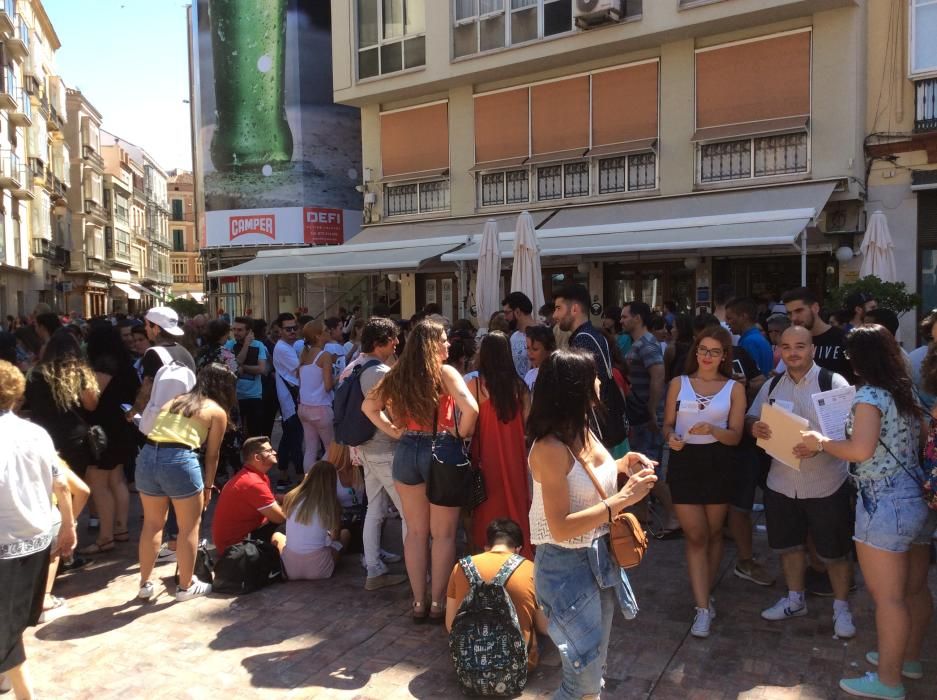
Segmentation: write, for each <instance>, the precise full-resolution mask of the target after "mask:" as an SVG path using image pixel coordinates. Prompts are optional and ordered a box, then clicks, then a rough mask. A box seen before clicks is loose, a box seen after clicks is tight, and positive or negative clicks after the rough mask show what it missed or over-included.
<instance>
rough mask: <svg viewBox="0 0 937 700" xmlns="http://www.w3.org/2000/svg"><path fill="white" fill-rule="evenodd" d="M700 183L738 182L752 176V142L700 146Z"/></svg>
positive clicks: (730, 142) (745, 140)
mask: <svg viewBox="0 0 937 700" xmlns="http://www.w3.org/2000/svg"><path fill="white" fill-rule="evenodd" d="M699 152H700V177H699V179H700V182H723V181H725V180H738V179H741V178H746V177H751V175H752V141H751V139H743V140H741V141H727V142H725V143H707V144H703V145H702V146H700V149H699Z"/></svg>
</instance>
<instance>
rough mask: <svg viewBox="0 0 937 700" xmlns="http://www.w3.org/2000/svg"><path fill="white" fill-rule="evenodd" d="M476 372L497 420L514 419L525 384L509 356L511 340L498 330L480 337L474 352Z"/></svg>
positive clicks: (525, 389)
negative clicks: (481, 380)
mask: <svg viewBox="0 0 937 700" xmlns="http://www.w3.org/2000/svg"><path fill="white" fill-rule="evenodd" d="M478 374H479V375H480V376H481V378H482V379H484V380H485V388H486V389H488V397H489V400H490V401H491V402H492V404H493V405H494V407H495V413H497V414H498V420H500V421H501V422H502V423H507V422H509V421H511V420H513V419H514V416H516V415H517V412H518V411H519V410H520V408H521V401H522V400H523V395H524V393H525V392H526V391H527V387H526V385H525V384H524V382H523V381H522V380H521V378H520V377H519V376H517V370H516V369H515V368H514V359H513V358H512V357H511V341H510V340H508V337H507V336H506V335H505V334H504V333H502V332H501V331H494V332H493V333H489V334H488V335H486V336H485V337H484V338H482V346H481V350H480V351H479V353H478Z"/></svg>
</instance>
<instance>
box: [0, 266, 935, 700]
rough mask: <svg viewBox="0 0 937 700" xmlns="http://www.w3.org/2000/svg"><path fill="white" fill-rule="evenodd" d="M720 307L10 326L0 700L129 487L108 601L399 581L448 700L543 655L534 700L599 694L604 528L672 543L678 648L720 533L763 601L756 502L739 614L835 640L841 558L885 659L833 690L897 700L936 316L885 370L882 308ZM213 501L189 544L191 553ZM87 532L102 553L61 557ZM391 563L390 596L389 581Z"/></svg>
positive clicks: (510, 675) (861, 299) (808, 304)
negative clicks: (840, 430) (434, 641)
mask: <svg viewBox="0 0 937 700" xmlns="http://www.w3.org/2000/svg"><path fill="white" fill-rule="evenodd" d="M714 302H715V303H714V306H713V308H712V309H711V313H710V312H705V313H704V312H698V313H696V314H695V315H693V316H691V315H688V314H686V313H682V312H681V311H680V310H679V309H677V308H676V305H675V304H672V303H665V304H664V305H663V307H662V308H660V309H652V308H650V306H649V305H648V304H646V303H644V302H642V301H630V302H628V303H625V304H624V305H623V306H622V307H612V308H608V309H605V310H604V313H602V314H601V316H602V318H601V323H597V324H593V323H592V321H591V320H590V319H591V312H592V298H591V296H590V294H589V292H588V290H587V289H586V288H585V287H583V286H581V285H568V286H566V287H564V288H562V289H560V290H558V291H557V293H556V294H555V296H554V298H553V299H552V301H550V302H549V303H547V304H546V305H545V306H544V307H543V308H541V309H534V308H533V304H532V302H531V300H530V299H529V298H528V296H526V295H525V294H523V293H522V292H519V291H513V292H511V293H510V294H508V295H507V297H506V298H505V299H504V300H503V302H502V306H503V309H502V310H501V311H500V312H498V313H496V314H494V315H493V316H492V317H491V318H490V319H483V320H482V321H483V323H482V325H484V326H487V327H486V328H485V330H484V331H483V332H479V331H478V330H477V329H476V327H475V324H473V323H472V322H470V321H468V320H464V319H460V320H457V321H455V322H451V321H450V320H449V319H446V318H444V317H443V316H441V313H440V309H439V308H438V307H436V306H435V305H429V306H428V307H427V308H425V309H423V310H422V311H421V313H419V314H417V315H416V316H414V317H413V318H411V319H409V320H407V321H395V320H391V319H390V318H389V317H388V316H389V314H387V313H382V312H383V311H386V310H383V309H375V310H374V311H375V314H374V315H373V316H371V317H369V318H365V317H359V316H360V310H359V309H357V308H355V309H353V310H351V311H350V312H346V311H345V310H344V309H342V310H340V313H339V315H338V316H335V317H329V318H324V319H320V318H313V317H311V316H308V315H306V314H304V313H290V312H284V313H281V314H280V315H279V316H278V317H277V318H276V319H275V320H272V321H271V322H269V323H267V322H266V321H264V320H261V319H256V318H251V317H250V316H238V317H235V318H234V319H233V320H232V319H230V318H228V317H227V315H225V314H224V313H223V312H222V311H221V310H219V313H218V315H217V317H216V318H214V319H213V320H208V318H207V317H206V316H196V317H194V318H192V319H188V320H186V321H184V322H182V321H180V319H179V317H178V315H177V314H176V312H175V311H174V310H173V309H171V308H169V307H155V308H152V309H149V310H148V311H147V312H146V313H145V314H143V315H142V317H140V318H136V317H133V316H126V315H115V316H112V317H106V318H97V319H92V320H91V321H88V322H86V321H84V320H80V319H63V318H62V317H60V316H59V315H57V314H56V313H54V312H53V311H52V310H51V309H49V308H38V309H36V311H35V313H34V314H33V315H32V316H31V317H30V318H28V319H14V318H10V319H8V326H7V330H6V331H3V332H0V444H2V445H3V450H2V453H0V590H3V591H4V599H3V602H2V603H0V673H2V674H3V683H4V684H6V685H5V686H4V687H6V688H9V687H12V689H13V691H14V693H15V696H16V697H17V698H30V697H32V685H31V681H30V678H29V675H28V673H27V670H26V653H25V649H24V646H23V639H22V636H23V632H24V630H25V629H26V627H28V626H31V625H35V624H41V623H43V622H45V621H48V620H51V619H53V618H55V617H57V616H61V615H66V614H68V607H67V603H66V602H65V601H64V600H62V599H61V598H58V597H57V596H55V595H54V587H55V583H54V582H55V578H56V572H57V570H60V569H80V567H81V566H82V565H83V563H84V562H85V561H87V560H88V559H89V558H92V557H95V556H100V555H103V554H106V553H108V552H112V551H113V550H115V548H116V547H117V546H118V545H119V544H120V543H123V542H128V540H129V539H130V530H131V528H130V523H129V522H128V517H129V516H128V513H129V509H130V500H131V498H134V497H136V496H135V494H138V497H139V499H140V501H141V504H142V510H143V524H142V530H141V533H140V540H139V547H138V555H139V566H140V581H139V587H138V588H136V589H135V590H134V591H133V592H128V596H136V597H137V598H138V599H139V600H140V601H141V602H145V601H149V600H152V599H154V598H155V597H156V596H157V595H158V594H159V593H160V591H158V590H157V584H156V583H155V581H154V577H153V571H154V568H155V567H156V566H157V565H158V564H160V563H162V562H167V561H173V562H176V564H177V569H178V571H177V586H176V588H175V590H174V592H173V595H174V596H175V599H176V600H177V601H186V600H189V599H191V598H195V597H199V596H203V595H207V594H210V593H211V592H212V590H213V585H214V588H215V591H216V592H220V591H224V592H238V591H242V592H247V591H250V590H254V589H255V588H257V587H259V586H261V585H265V584H266V583H268V582H270V581H275V580H280V579H282V580H286V581H294V580H302V579H325V578H329V577H331V576H332V574H333V572H334V571H335V569H336V566H339V565H341V564H340V562H341V561H342V560H343V559H345V560H350V561H353V562H354V565H355V566H357V565H359V563H360V565H361V566H363V567H364V569H365V570H366V572H367V575H366V578H365V582H364V588H365V590H366V591H376V590H379V589H382V588H385V587H392V586H401V585H404V584H409V586H410V589H411V592H412V605H411V609H410V613H409V614H410V617H411V618H412V621H413V623H415V624H440V625H445V626H446V628H447V630H449V646H450V650H451V655H452V660H453V664H454V668H455V672H456V675H457V677H458V679H459V682H460V684H461V686H462V687H463V689H464V690H466V692H476V693H484V694H499V695H511V694H515V693H517V692H519V691H520V690H522V689H523V687H524V683H525V682H526V677H527V672H528V669H532V668H534V667H535V666H536V665H537V662H538V657H539V649H538V644H542V643H543V639H545V638H549V639H550V640H551V641H552V643H553V644H555V645H556V647H557V649H558V651H559V654H560V658H561V661H562V671H563V673H562V684H561V686H560V687H559V688H558V689H557V690H556V693H555V695H554V697H556V698H581V697H599V695H600V694H601V691H602V686H603V680H602V679H603V674H604V672H605V667H606V659H607V654H608V646H609V638H610V632H611V628H612V624H613V622H614V620H615V618H616V617H617V613H616V609H617V610H620V611H621V613H622V614H623V616H624V618H625V619H627V620H631V619H633V618H635V617H636V616H637V615H638V610H639V605H638V601H637V600H636V597H635V595H634V593H633V591H632V588H631V586H630V584H629V581H628V575H627V572H626V569H625V568H624V567H623V566H622V564H623V563H624V562H622V561H620V560H619V554H618V550H617V549H616V546H615V544H614V534H615V532H616V531H617V528H618V526H619V525H620V524H621V522H622V520H621V518H620V515H621V514H623V513H628V514H630V515H633V516H634V517H635V518H636V519H637V520H636V521H637V522H638V523H639V524H640V526H641V527H643V528H644V529H645V530H647V532H649V533H650V534H651V535H653V536H654V537H657V538H660V539H674V538H682V539H683V541H684V544H685V555H686V577H687V584H688V589H689V593H690V597H691V598H692V609H690V608H689V606H688V611H687V623H688V624H689V625H691V627H690V633H691V635H692V636H693V637H696V638H705V637H708V636H709V635H710V633H711V630H712V629H713V626H714V625H716V624H717V623H716V601H715V600H714V598H713V595H712V594H713V589H714V586H715V582H716V576H717V572H718V571H719V568H720V563H721V561H722V560H723V557H724V551H723V548H724V539H725V536H726V534H728V536H730V537H731V538H732V539H733V540H734V543H735V551H736V561H735V564H734V568H733V572H734V574H735V575H736V576H738V577H740V578H742V579H744V580H746V581H749V582H751V583H752V584H753V585H758V586H765V587H768V586H772V585H773V584H774V583H775V577H776V574H775V573H774V572H772V571H770V570H769V569H768V567H767V566H766V565H765V564H764V563H763V558H762V559H759V557H758V556H757V555H756V552H755V551H754V543H753V534H752V533H753V512H756V511H759V510H762V509H763V510H764V514H765V521H766V525H767V539H768V545H769V547H770V548H771V549H772V550H773V551H774V552H775V553H776V554H777V555H778V557H779V559H780V565H781V566H780V572H778V573H779V574H780V576H781V577H783V584H784V586H785V588H786V592H785V594H784V595H783V596H782V597H780V598H779V599H777V600H776V601H771V600H768V599H767V598H766V600H765V608H764V610H763V611H762V613H761V615H762V617H763V618H764V619H766V620H769V621H773V622H777V623H778V624H784V621H785V620H788V619H791V618H795V617H799V616H804V615H808V614H809V613H808V603H807V601H808V598H807V594H808V593H812V594H814V595H815V596H821V597H822V596H826V597H829V598H832V605H831V606H830V607H829V608H828V610H827V611H826V612H825V613H823V614H828V615H830V616H831V619H832V622H833V629H834V631H835V634H836V635H837V636H838V637H840V638H843V639H848V638H851V637H853V636H855V634H856V628H855V624H854V622H853V618H852V614H851V611H850V603H849V599H850V593H851V592H852V591H854V590H855V586H856V583H855V582H856V573H857V572H856V571H855V564H856V563H858V568H859V569H860V570H861V578H862V580H863V581H864V584H865V586H866V587H867V589H868V591H869V593H870V594H871V597H872V600H873V601H874V604H875V624H876V630H877V639H878V645H877V649H874V650H869V652H868V654H867V655H866V660H867V661H868V663H869V665H870V670H871V672H869V673H866V674H864V675H861V676H859V677H856V678H845V679H843V680H842V681H841V682H840V687H841V688H842V689H843V690H844V691H846V692H847V693H850V694H852V695H857V696H862V697H873V698H903V697H905V693H906V690H905V685H904V681H905V679H920V678H922V677H923V667H922V664H921V649H922V645H923V642H924V639H925V636H926V634H927V632H928V629H929V627H930V625H931V620H932V613H933V602H932V600H931V595H930V592H929V589H928V585H927V577H928V573H929V569H930V566H931V561H932V548H933V540H932V538H933V537H934V536H935V530H937V495H935V492H934V489H935V487H937V446H935V435H937V408H935V396H937V310H935V311H934V312H933V313H931V314H930V315H928V316H927V317H926V318H925V319H924V321H923V323H922V327H921V331H922V335H923V337H924V339H925V343H924V344H923V345H922V346H921V347H919V348H917V349H915V350H913V352H910V353H907V352H905V351H904V349H903V348H902V347H901V345H900V344H899V343H898V341H897V340H896V337H895V336H896V333H897V331H898V318H897V315H896V314H895V313H894V312H893V311H891V310H889V309H887V308H880V307H879V306H878V304H877V302H876V300H875V299H872V298H871V297H869V296H868V295H853V296H852V297H850V298H849V299H847V302H846V308H845V309H842V310H833V311H834V312H833V313H830V310H821V308H820V304H819V303H818V299H817V298H816V297H815V296H814V294H813V292H811V291H810V290H809V289H806V288H797V289H792V290H790V291H787V292H785V293H784V294H783V295H780V297H779V298H777V299H773V300H770V301H766V300H761V301H758V302H756V301H755V300H752V299H748V298H741V297H735V296H734V295H733V292H732V290H731V289H728V288H726V287H721V288H719V289H717V290H716V294H715V298H714ZM849 386H854V387H855V389H856V390H855V396H854V398H853V399H852V406H851V409H850V410H849V418H848V421H847V425H846V430H845V434H844V435H838V436H830V435H825V434H823V431H822V429H821V421H820V418H819V416H818V414H817V403H816V401H815V400H814V397H815V395H817V394H822V393H824V392H829V391H835V390H837V389H842V388H846V387H849ZM769 406H770V407H777V408H779V409H782V410H784V411H786V412H787V413H790V414H793V415H794V416H796V417H797V418H799V419H801V420H802V421H803V423H802V424H803V430H802V431H801V432H800V438H799V441H798V442H797V443H796V444H795V445H794V447H793V449H792V450H791V454H790V455H789V456H785V455H778V454H775V455H774V456H769V455H768V454H767V453H766V452H765V451H764V450H763V449H762V447H761V445H764V444H765V443H770V442H771V441H772V439H773V433H772V424H771V421H770V420H767V419H766V418H765V417H764V415H763V410H764V409H765V407H769ZM277 416H279V418H277ZM277 420H279V422H280V426H281V434H282V436H281V438H280V440H279V443H278V444H277V445H276V448H274V446H273V444H272V442H271V436H272V434H273V432H274V430H273V429H274V425H275V422H276V421H277ZM208 508H212V509H213V512H212V516H211V528H210V529H211V544H212V545H213V547H207V546H206V543H204V542H200V527H201V523H202V518H203V514H204V513H205V511H206V510H207V509H208ZM84 509H88V511H89V514H88V524H89V527H93V528H94V531H95V532H96V539H95V541H94V542H92V543H90V544H89V545H87V546H85V547H82V548H77V549H76V542H77V537H76V529H75V528H76V523H77V519H78V516H79V513H80V512H82V511H83V510H84ZM398 517H399V518H400V519H401V529H402V532H403V551H402V552H392V551H388V550H387V549H385V548H384V546H385V544H387V543H388V542H390V541H392V539H393V538H391V537H385V535H384V528H385V526H386V525H387V524H388V523H389V522H390V521H391V520H393V519H395V518H398ZM610 533H611V535H612V537H611V538H610ZM387 546H388V547H389V548H391V549H392V548H393V545H387ZM212 550H213V551H212ZM762 554H763V553H762ZM459 555H462V557H461V558H459ZM649 556H653V550H651V553H650V555H649ZM401 559H402V560H403V562H404V565H405V569H406V574H405V575H404V574H397V573H393V571H394V569H393V568H392V567H390V566H388V565H389V564H393V563H395V562H399V561H401ZM344 565H346V566H347V565H348V564H344ZM78 575H80V574H78ZM720 605H731V601H724V602H720ZM811 605H812V603H811ZM730 633H731V632H730ZM538 635H539V636H540V637H541V640H540V641H538ZM931 683H932V681H931Z"/></svg>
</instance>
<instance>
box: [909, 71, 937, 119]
mask: <svg viewBox="0 0 937 700" xmlns="http://www.w3.org/2000/svg"><path fill="white" fill-rule="evenodd" d="M935 129H937V78H928V79H926V80H917V81H915V83H914V130H915V131H919V132H920V131H934V130H935Z"/></svg>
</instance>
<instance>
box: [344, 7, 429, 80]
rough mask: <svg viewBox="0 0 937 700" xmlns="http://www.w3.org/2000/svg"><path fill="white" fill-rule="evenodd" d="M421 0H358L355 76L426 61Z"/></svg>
mask: <svg viewBox="0 0 937 700" xmlns="http://www.w3.org/2000/svg"><path fill="white" fill-rule="evenodd" d="M424 5H425V3H424V0H358V2H357V23H358V79H359V80H363V79H365V78H373V77H376V76H378V75H386V74H387V73H394V72H396V71H400V70H405V69H407V68H416V67H418V66H422V65H424V64H425V63H426V37H425V31H426V10H425V6H424Z"/></svg>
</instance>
